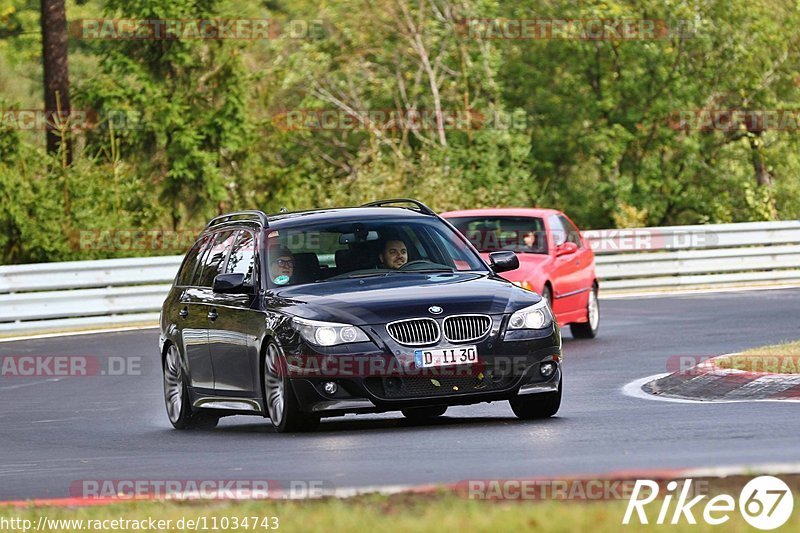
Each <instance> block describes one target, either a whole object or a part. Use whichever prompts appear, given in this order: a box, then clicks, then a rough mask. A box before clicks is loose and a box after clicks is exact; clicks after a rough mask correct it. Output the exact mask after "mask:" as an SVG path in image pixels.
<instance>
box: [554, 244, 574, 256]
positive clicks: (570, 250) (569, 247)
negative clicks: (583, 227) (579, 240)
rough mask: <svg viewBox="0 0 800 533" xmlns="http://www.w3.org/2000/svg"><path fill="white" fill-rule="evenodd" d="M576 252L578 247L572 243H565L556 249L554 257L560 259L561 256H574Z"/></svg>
mask: <svg viewBox="0 0 800 533" xmlns="http://www.w3.org/2000/svg"><path fill="white" fill-rule="evenodd" d="M577 251H578V245H577V244H575V243H574V242H565V243H563V244H561V245H560V246H559V247H558V248H556V257H561V256H562V255H570V254H574V253H575V252H577Z"/></svg>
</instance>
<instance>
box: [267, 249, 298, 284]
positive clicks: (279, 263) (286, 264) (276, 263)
mask: <svg viewBox="0 0 800 533" xmlns="http://www.w3.org/2000/svg"><path fill="white" fill-rule="evenodd" d="M269 270H270V273H271V274H272V279H275V278H277V277H278V276H289V277H290V278H291V277H292V274H294V258H293V257H292V256H290V255H282V256H280V257H278V258H277V259H273V260H272V263H271V264H270V267H269Z"/></svg>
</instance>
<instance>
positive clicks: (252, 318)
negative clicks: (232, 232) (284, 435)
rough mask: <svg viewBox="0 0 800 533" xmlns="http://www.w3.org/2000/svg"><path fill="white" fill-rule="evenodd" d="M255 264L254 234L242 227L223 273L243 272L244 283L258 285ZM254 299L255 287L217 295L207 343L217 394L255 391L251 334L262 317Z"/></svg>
mask: <svg viewBox="0 0 800 533" xmlns="http://www.w3.org/2000/svg"><path fill="white" fill-rule="evenodd" d="M256 265H257V262H256V238H255V234H254V233H253V232H252V231H249V230H240V231H238V232H237V234H236V239H235V242H234V244H233V248H232V250H231V253H230V254H229V257H228V259H227V261H226V262H225V264H224V267H223V268H222V269H221V273H225V274H244V275H245V283H247V284H248V285H250V286H252V287H257V286H258V285H257V284H256V281H257V266H256ZM255 299H256V291H255V290H253V291H252V292H251V293H250V294H214V305H213V306H212V308H211V309H210V312H211V313H212V314H211V315H210V317H211V318H209V325H208V346H209V350H210V352H211V361H212V364H213V365H214V388H215V390H216V392H217V393H218V394H221V395H228V393H237V395H241V393H251V392H253V391H255V390H256V386H255V385H256V379H257V378H258V376H259V373H258V350H257V346H256V345H255V343H254V342H252V341H251V340H250V338H249V336H250V335H251V334H253V332H255V331H258V325H257V323H256V321H257V320H259V319H263V318H262V316H261V315H260V314H258V313H254V312H252V311H251V309H252V307H253V305H254V303H255ZM214 317H215V318H214Z"/></svg>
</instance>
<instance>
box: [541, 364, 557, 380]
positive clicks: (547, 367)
mask: <svg viewBox="0 0 800 533" xmlns="http://www.w3.org/2000/svg"><path fill="white" fill-rule="evenodd" d="M555 371H556V364H555V363H554V362H552V361H548V362H546V363H542V364H541V365H539V373H540V374H541V375H542V377H543V378H549V377H550V376H552V375H553V373H554V372H555Z"/></svg>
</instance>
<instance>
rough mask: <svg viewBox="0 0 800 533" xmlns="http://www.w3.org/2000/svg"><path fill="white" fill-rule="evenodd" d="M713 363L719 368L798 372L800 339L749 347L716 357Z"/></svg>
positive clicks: (782, 372) (799, 372)
mask: <svg viewBox="0 0 800 533" xmlns="http://www.w3.org/2000/svg"><path fill="white" fill-rule="evenodd" d="M715 364H716V366H718V367H719V368H736V369H739V370H746V371H751V372H772V373H776V374H800V341H789V342H783V343H780V344H773V345H770V346H761V347H760V348H751V349H749V350H745V351H744V352H742V353H741V354H736V355H730V356H724V357H720V358H717V359H715Z"/></svg>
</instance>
